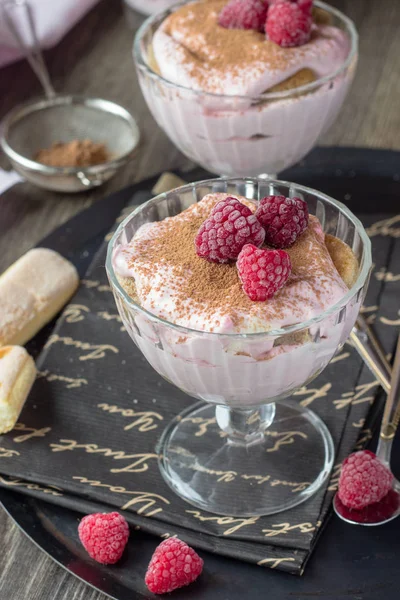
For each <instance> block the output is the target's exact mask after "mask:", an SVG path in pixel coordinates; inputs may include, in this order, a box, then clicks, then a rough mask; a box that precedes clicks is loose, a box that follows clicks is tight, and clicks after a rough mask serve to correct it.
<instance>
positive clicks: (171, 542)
mask: <svg viewBox="0 0 400 600" xmlns="http://www.w3.org/2000/svg"><path fill="white" fill-rule="evenodd" d="M203 564H204V562H203V559H201V558H200V556H199V555H198V554H197V552H195V551H194V550H193V548H190V546H188V545H187V544H185V542H182V540H179V539H178V538H169V539H168V540H165V541H164V542H161V544H160V545H159V546H158V547H157V548H156V550H155V552H154V554H153V556H152V559H151V561H150V564H149V566H148V569H147V573H146V578H145V582H146V585H147V587H148V589H149V590H150V592H153V594H166V593H168V592H172V591H173V590H176V589H178V588H180V587H184V586H186V585H189V584H190V583H193V581H195V580H196V579H197V578H198V577H199V575H200V574H201V572H202V570H203Z"/></svg>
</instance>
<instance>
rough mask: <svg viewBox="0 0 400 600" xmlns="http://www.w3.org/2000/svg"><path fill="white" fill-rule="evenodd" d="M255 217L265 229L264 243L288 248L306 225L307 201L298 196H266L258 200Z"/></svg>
mask: <svg viewBox="0 0 400 600" xmlns="http://www.w3.org/2000/svg"><path fill="white" fill-rule="evenodd" d="M256 217H257V219H258V220H259V222H260V223H261V225H262V226H263V227H264V229H265V243H266V244H268V245H269V246H273V247H274V248H289V246H292V245H293V244H294V243H295V241H296V240H297V238H298V237H299V235H301V234H302V233H303V232H304V231H305V230H306V229H307V226H308V207H307V203H306V202H304V200H301V199H300V198H285V196H268V197H267V198H263V199H262V200H260V203H259V206H258V209H257V212H256Z"/></svg>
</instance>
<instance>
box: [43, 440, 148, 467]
mask: <svg viewBox="0 0 400 600" xmlns="http://www.w3.org/2000/svg"><path fill="white" fill-rule="evenodd" d="M50 448H51V451H52V452H68V451H73V450H83V451H84V452H86V453H87V454H102V455H103V456H105V457H106V458H112V459H113V460H132V459H134V460H133V462H131V463H130V464H129V465H126V466H125V467H122V468H121V469H110V473H144V472H145V471H148V469H149V464H148V461H149V460H151V459H157V458H158V454H153V453H147V454H126V452H124V451H121V450H113V449H112V448H99V447H98V445H97V444H79V443H78V442H77V440H59V443H58V444H50Z"/></svg>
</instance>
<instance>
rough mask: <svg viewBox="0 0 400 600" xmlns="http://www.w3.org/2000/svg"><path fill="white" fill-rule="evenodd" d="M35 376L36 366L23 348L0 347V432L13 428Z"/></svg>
mask: <svg viewBox="0 0 400 600" xmlns="http://www.w3.org/2000/svg"><path fill="white" fill-rule="evenodd" d="M35 378H36V366H35V363H34V360H33V358H32V357H31V356H29V354H28V353H27V351H26V350H25V348H20V347H19V346H4V347H3V348H0V434H2V433H6V432H7V431H11V429H13V427H14V425H15V423H16V422H17V420H18V417H19V414H20V412H21V410H22V408H23V406H24V404H25V400H26V398H27V397H28V394H29V392H30V389H31V387H32V385H33V382H34V381H35Z"/></svg>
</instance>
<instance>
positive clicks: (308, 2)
mask: <svg viewBox="0 0 400 600" xmlns="http://www.w3.org/2000/svg"><path fill="white" fill-rule="evenodd" d="M313 1H314V0H269V4H270V5H271V4H282V3H285V2H290V3H292V4H297V6H300V8H301V10H303V11H306V12H308V13H309V14H311V11H312V7H313Z"/></svg>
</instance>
